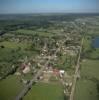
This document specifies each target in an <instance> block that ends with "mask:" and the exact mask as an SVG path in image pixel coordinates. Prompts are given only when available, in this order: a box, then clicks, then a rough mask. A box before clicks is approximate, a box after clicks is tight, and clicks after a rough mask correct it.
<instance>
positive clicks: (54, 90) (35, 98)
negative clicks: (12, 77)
mask: <svg viewBox="0 0 99 100" xmlns="http://www.w3.org/2000/svg"><path fill="white" fill-rule="evenodd" d="M24 100H64V96H63V89H62V86H61V85H60V84H57V83H56V84H54V83H47V84H46V83H37V84H36V85H34V86H33V87H32V89H31V90H30V92H29V93H28V94H27V95H26V96H25V97H24Z"/></svg>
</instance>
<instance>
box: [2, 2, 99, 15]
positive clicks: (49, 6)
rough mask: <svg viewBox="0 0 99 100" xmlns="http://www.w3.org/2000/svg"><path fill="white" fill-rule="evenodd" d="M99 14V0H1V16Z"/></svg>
mask: <svg viewBox="0 0 99 100" xmlns="http://www.w3.org/2000/svg"><path fill="white" fill-rule="evenodd" d="M58 12H63V13H92V12H99V0H0V14H9V13H58Z"/></svg>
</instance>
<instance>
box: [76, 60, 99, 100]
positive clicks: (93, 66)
mask: <svg viewBox="0 0 99 100" xmlns="http://www.w3.org/2000/svg"><path fill="white" fill-rule="evenodd" d="M94 79H98V80H99V61H98V60H85V61H84V62H82V64H81V78H80V79H79V80H78V81H77V85H76V91H75V100H99V97H98V95H99V94H98V91H97V86H96V83H95V81H94Z"/></svg>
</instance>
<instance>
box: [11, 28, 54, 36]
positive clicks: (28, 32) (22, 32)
mask: <svg viewBox="0 0 99 100" xmlns="http://www.w3.org/2000/svg"><path fill="white" fill-rule="evenodd" d="M12 33H13V34H17V35H30V36H33V35H39V36H44V37H46V36H48V37H51V36H54V35H55V34H54V33H49V32H45V31H36V30H35V31H33V30H27V29H19V30H16V31H14V32H12Z"/></svg>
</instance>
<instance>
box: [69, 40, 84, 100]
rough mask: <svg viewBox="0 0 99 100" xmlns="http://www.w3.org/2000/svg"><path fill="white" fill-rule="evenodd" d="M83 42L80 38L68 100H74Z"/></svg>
mask: <svg viewBox="0 0 99 100" xmlns="http://www.w3.org/2000/svg"><path fill="white" fill-rule="evenodd" d="M83 41H84V38H82V41H81V46H80V51H79V55H78V59H77V64H76V69H75V74H74V79H73V86H72V89H71V94H70V99H69V100H74V93H75V87H76V82H77V78H78V72H79V68H80V58H81V52H82V46H83Z"/></svg>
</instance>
